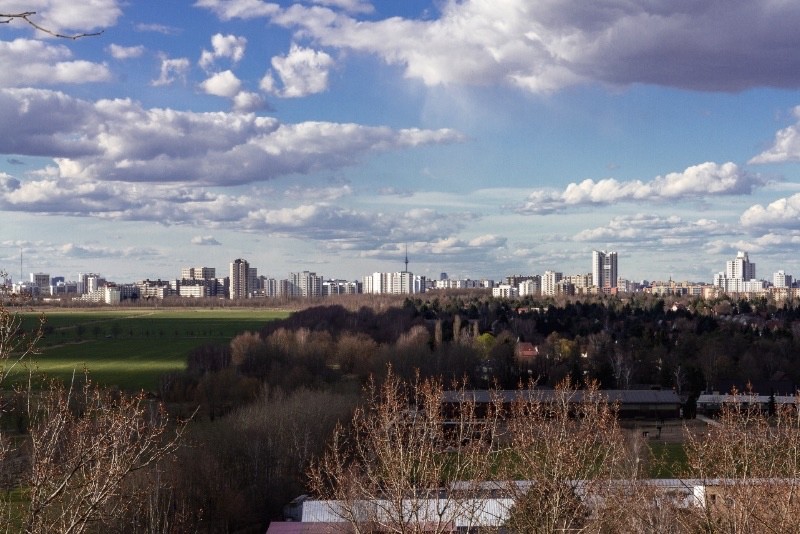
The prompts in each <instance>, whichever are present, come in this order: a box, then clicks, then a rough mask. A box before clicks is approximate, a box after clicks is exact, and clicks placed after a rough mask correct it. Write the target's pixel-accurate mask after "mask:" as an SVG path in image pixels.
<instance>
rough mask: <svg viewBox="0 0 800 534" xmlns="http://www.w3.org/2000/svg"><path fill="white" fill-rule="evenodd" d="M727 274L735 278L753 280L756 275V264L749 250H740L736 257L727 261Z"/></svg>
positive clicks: (727, 276) (730, 277) (728, 276)
mask: <svg viewBox="0 0 800 534" xmlns="http://www.w3.org/2000/svg"><path fill="white" fill-rule="evenodd" d="M725 276H726V278H729V279H733V280H753V279H754V278H755V277H756V264H755V263H751V262H750V258H749V257H748V256H747V252H744V251H742V250H740V251H739V252H738V253H737V254H736V259H733V260H730V261H728V262H726V263H725Z"/></svg>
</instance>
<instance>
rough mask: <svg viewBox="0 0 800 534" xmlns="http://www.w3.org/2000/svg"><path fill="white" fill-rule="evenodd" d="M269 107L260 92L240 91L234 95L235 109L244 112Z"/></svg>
mask: <svg viewBox="0 0 800 534" xmlns="http://www.w3.org/2000/svg"><path fill="white" fill-rule="evenodd" d="M265 108H268V106H267V102H266V101H265V100H264V98H263V97H262V96H261V95H260V94H258V93H252V92H250V91H239V92H238V93H236V95H235V96H234V97H233V109H234V110H235V111H241V112H244V113H247V112H250V111H258V110H261V109H265Z"/></svg>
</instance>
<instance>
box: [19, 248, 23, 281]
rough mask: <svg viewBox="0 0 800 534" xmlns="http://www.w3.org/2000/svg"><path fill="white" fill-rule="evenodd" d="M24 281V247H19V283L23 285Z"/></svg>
mask: <svg viewBox="0 0 800 534" xmlns="http://www.w3.org/2000/svg"><path fill="white" fill-rule="evenodd" d="M22 280H23V276H22V247H19V283H20V284H21V283H22Z"/></svg>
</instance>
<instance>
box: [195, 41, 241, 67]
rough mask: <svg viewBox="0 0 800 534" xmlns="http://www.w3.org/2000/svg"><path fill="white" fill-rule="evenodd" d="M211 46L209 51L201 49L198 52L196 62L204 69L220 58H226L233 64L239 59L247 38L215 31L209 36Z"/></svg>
mask: <svg viewBox="0 0 800 534" xmlns="http://www.w3.org/2000/svg"><path fill="white" fill-rule="evenodd" d="M211 47H212V50H211V51H209V50H203V52H202V53H201V54H200V61H199V62H198V63H199V65H200V67H202V68H203V69H204V70H208V69H209V68H211V67H212V66H213V65H214V62H215V61H216V60H217V59H220V58H228V59H230V60H231V62H232V63H234V64H236V63H238V62H239V61H241V60H242V59H243V58H244V52H245V49H246V47H247V38H245V37H237V36H236V35H222V34H221V33H216V34H214V35H213V36H212V37H211Z"/></svg>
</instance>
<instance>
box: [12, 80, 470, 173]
mask: <svg viewBox="0 0 800 534" xmlns="http://www.w3.org/2000/svg"><path fill="white" fill-rule="evenodd" d="M0 123H2V124H15V125H18V126H17V128H16V129H15V130H14V131H13V132H11V131H10V130H1V129H0V153H5V154H19V155H48V156H51V157H55V161H56V165H57V169H56V171H57V172H56V174H55V175H54V176H53V178H58V177H69V178H73V179H81V180H84V181H94V180H111V181H127V182H181V183H195V184H205V185H234V184H245V183H252V182H263V181H268V180H271V179H274V178H276V177H278V176H289V175H292V174H308V173H313V172H318V171H328V170H333V169H338V168H341V167H344V166H349V165H353V164H356V163H358V162H359V161H361V160H362V159H363V158H364V157H366V156H367V155H369V154H371V153H376V152H382V151H387V150H397V149H403V148H412V147H416V146H420V145H431V144H444V143H455V142H460V141H462V140H463V136H461V135H460V134H459V133H458V132H455V131H453V130H449V129H440V130H420V129H405V130H393V129H391V128H387V127H373V126H362V125H358V124H341V123H331V122H303V123H299V124H281V123H280V122H279V121H278V120H277V119H275V118H272V117H260V116H257V115H255V114H252V113H240V112H231V113H224V112H214V113H196V112H191V111H177V110H173V109H158V108H154V109H146V108H143V107H142V106H141V105H140V104H139V103H137V102H134V101H131V100H129V99H116V100H100V101H97V102H94V103H91V102H87V101H83V100H79V99H75V98H72V97H69V96H67V95H64V94H63V93H58V92H54V91H46V90H39V89H0ZM45 150H46V153H45V152H43V151H45Z"/></svg>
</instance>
